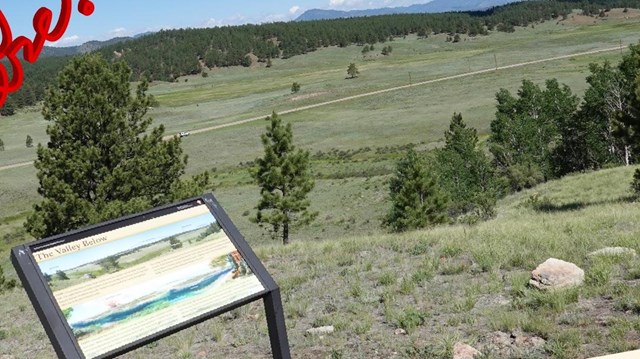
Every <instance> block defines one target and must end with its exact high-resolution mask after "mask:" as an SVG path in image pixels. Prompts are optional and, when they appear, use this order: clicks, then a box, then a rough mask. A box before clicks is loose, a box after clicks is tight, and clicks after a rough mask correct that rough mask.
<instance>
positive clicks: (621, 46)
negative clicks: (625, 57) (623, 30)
mask: <svg viewBox="0 0 640 359" xmlns="http://www.w3.org/2000/svg"><path fill="white" fill-rule="evenodd" d="M620 55H622V39H620Z"/></svg>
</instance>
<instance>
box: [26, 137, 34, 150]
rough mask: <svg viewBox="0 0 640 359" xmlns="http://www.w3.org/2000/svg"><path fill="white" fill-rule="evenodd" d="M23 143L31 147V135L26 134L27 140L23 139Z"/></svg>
mask: <svg viewBox="0 0 640 359" xmlns="http://www.w3.org/2000/svg"><path fill="white" fill-rule="evenodd" d="M25 145H26V146H27V148H31V147H33V138H31V135H27V140H26V141H25Z"/></svg>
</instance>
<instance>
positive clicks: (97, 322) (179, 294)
mask: <svg viewBox="0 0 640 359" xmlns="http://www.w3.org/2000/svg"><path fill="white" fill-rule="evenodd" d="M232 269H233V268H227V269H224V270H222V271H219V272H216V273H214V274H212V275H210V276H208V277H205V278H203V279H202V280H200V281H198V282H197V283H194V284H192V285H189V286H187V287H184V288H178V289H171V290H170V291H169V292H167V293H166V294H164V295H162V296H160V297H157V298H155V299H153V300H150V301H147V302H143V303H140V304H137V305H136V306H134V307H131V308H128V309H125V310H121V311H118V312H115V313H110V314H108V315H106V316H104V317H100V318H98V319H94V320H90V321H86V322H78V323H75V324H70V325H71V328H73V329H74V330H82V329H88V328H91V327H94V326H106V325H111V324H115V323H117V322H119V321H122V320H125V319H129V318H131V317H132V316H134V315H136V314H137V313H140V312H142V311H144V310H146V309H149V308H152V307H153V306H157V305H159V304H170V303H177V302H180V301H182V300H184V299H187V298H190V297H193V296H195V295H197V294H198V293H199V292H201V291H202V290H204V289H206V288H207V287H208V286H210V285H211V284H213V283H215V282H216V281H217V280H218V279H220V277H222V276H224V275H226V274H228V273H230V272H231V271H232Z"/></svg>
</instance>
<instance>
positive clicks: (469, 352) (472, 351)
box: [453, 343, 482, 359]
mask: <svg viewBox="0 0 640 359" xmlns="http://www.w3.org/2000/svg"><path fill="white" fill-rule="evenodd" d="M476 355H482V353H480V352H479V351H478V349H476V348H474V347H472V346H471V345H468V344H464V343H456V345H454V346H453V359H473V358H474V357H475V356H476Z"/></svg>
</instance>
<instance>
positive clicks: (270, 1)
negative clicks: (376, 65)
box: [0, 0, 430, 46]
mask: <svg viewBox="0 0 640 359" xmlns="http://www.w3.org/2000/svg"><path fill="white" fill-rule="evenodd" d="M429 1H430V0H278V1H274V0H236V1H223V0H187V1H175V0H173V1H169V0H154V1H148V0H133V1H132V0H128V1H123V0H93V3H94V4H95V11H94V13H93V15H91V16H89V17H85V16H84V15H82V14H80V13H79V12H78V11H77V10H76V7H77V3H78V0H73V3H74V12H73V13H72V15H71V22H70V24H69V28H68V29H67V32H66V33H65V35H64V37H63V38H62V39H61V40H60V41H58V42H57V43H56V44H51V43H47V44H46V45H48V46H52V45H53V46H73V45H80V44H82V43H84V42H87V41H90V40H107V39H110V38H113V37H117V36H132V35H136V34H140V33H144V32H147V31H157V30H160V29H172V28H185V27H213V26H222V25H240V24H245V23H263V22H274V21H289V20H293V19H295V18H296V17H298V16H300V14H302V13H303V12H305V11H306V10H309V9H316V8H317V9H334V10H353V9H370V8H380V7H397V6H408V5H412V4H421V3H427V2H429ZM60 3H61V1H60V0H24V1H16V0H13V1H5V2H4V4H2V5H0V11H2V12H3V13H4V15H5V17H6V18H7V21H8V22H9V25H10V26H11V29H12V31H13V36H14V38H15V37H17V36H19V35H25V36H27V37H28V38H30V39H32V38H33V36H34V34H35V31H34V30H33V26H32V19H33V15H34V14H35V12H36V11H37V10H38V9H39V8H40V7H43V6H44V7H48V8H49V9H51V10H52V11H53V12H54V14H57V13H58V12H59V9H60ZM56 20H57V18H54V24H55V21H56ZM52 26H53V25H52Z"/></svg>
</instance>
